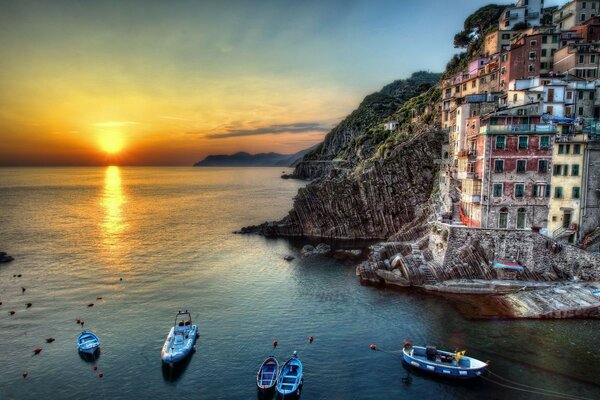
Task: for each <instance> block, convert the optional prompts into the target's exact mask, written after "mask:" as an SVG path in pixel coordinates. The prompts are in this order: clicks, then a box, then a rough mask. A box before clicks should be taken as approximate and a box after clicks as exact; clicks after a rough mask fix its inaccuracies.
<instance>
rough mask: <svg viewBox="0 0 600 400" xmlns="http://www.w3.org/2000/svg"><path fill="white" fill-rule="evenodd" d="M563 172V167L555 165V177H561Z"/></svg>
mask: <svg viewBox="0 0 600 400" xmlns="http://www.w3.org/2000/svg"><path fill="white" fill-rule="evenodd" d="M561 171H562V165H560V164H554V172H553V173H552V174H553V175H554V176H558V175H560V172H561Z"/></svg>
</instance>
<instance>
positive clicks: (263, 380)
mask: <svg viewBox="0 0 600 400" xmlns="http://www.w3.org/2000/svg"><path fill="white" fill-rule="evenodd" d="M278 374H279V362H277V359H276V358H275V357H273V356H270V357H268V358H267V359H266V360H265V361H263V363H262V364H261V365H260V367H259V368H258V374H257V375H256V386H257V387H258V390H259V391H261V392H268V391H270V390H272V389H274V388H275V385H276V384H277V376H278Z"/></svg>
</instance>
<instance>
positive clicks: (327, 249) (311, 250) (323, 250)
mask: <svg viewBox="0 0 600 400" xmlns="http://www.w3.org/2000/svg"><path fill="white" fill-rule="evenodd" d="M300 252H301V253H302V255H304V257H308V256H313V255H323V256H325V255H329V254H330V253H331V246H329V245H328V244H326V243H319V244H318V245H317V246H316V247H314V246H312V245H310V244H307V245H305V246H304V247H302V250H301V251H300Z"/></svg>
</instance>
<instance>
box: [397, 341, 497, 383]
mask: <svg viewBox="0 0 600 400" xmlns="http://www.w3.org/2000/svg"><path fill="white" fill-rule="evenodd" d="M464 354H465V352H464V351H459V352H449V351H442V350H437V349H436V348H435V347H433V346H427V347H421V346H412V345H411V344H410V343H405V345H404V348H403V349H402V358H403V359H404V361H405V362H406V363H407V364H409V365H410V366H411V367H413V368H416V369H419V370H421V371H425V372H429V373H432V374H435V375H438V376H445V377H449V378H458V379H471V378H477V377H478V376H481V374H483V373H484V372H485V371H486V369H487V367H488V364H487V363H485V362H483V361H480V360H477V359H475V358H471V357H467V356H465V355H464Z"/></svg>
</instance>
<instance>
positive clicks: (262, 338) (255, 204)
mask: <svg viewBox="0 0 600 400" xmlns="http://www.w3.org/2000/svg"><path fill="white" fill-rule="evenodd" d="M280 173H281V169H198V168H197V169H192V168H118V167H108V168H56V169H55V168H45V169H27V168H23V169H7V168H4V169H0V251H7V252H9V253H10V254H12V255H14V256H15V257H16V261H14V262H12V263H10V264H0V301H2V303H3V304H2V305H0V398H2V399H40V398H51V399H88V398H89V399H129V398H134V397H136V398H143V399H146V398H148V399H149V398H174V397H175V396H177V397H179V396H183V397H184V398H190V399H191V398H194V399H200V398H202V399H255V398H256V392H255V386H254V384H255V373H256V369H257V367H258V365H259V364H260V362H261V361H262V360H263V359H264V358H265V357H266V356H268V355H270V354H275V355H276V356H278V357H280V359H281V360H282V361H283V360H284V359H285V358H286V357H287V356H289V355H290V354H291V353H292V351H293V350H298V351H299V355H300V357H301V359H302V360H303V362H304V364H305V371H306V373H305V385H304V391H303V394H302V398H303V399H397V398H435V399H481V398H486V399H504V398H508V397H511V398H516V399H521V398H539V396H535V395H533V394H531V393H527V392H517V391H513V390H510V389H507V388H503V387H500V386H498V385H495V384H492V383H490V382H487V381H479V382H471V383H453V382H446V381H440V380H438V379H434V378H431V377H428V376H423V375H420V374H416V373H414V372H410V371H408V370H407V369H406V368H405V367H404V366H403V365H402V362H401V359H400V357H398V355H397V354H393V353H384V352H374V351H371V350H369V344H371V343H376V344H377V345H378V346H379V347H381V348H383V349H387V350H398V349H399V348H400V347H401V345H402V340H403V339H404V338H412V340H413V341H414V342H415V343H423V344H425V343H430V344H437V345H438V347H439V348H449V349H454V348H460V349H463V348H464V349H467V354H470V355H472V356H475V357H478V358H481V359H484V360H487V359H491V360H492V367H491V369H492V371H494V372H496V373H497V374H500V375H502V376H504V377H506V378H508V379H510V380H514V381H518V382H520V383H523V384H528V385H533V386H539V387H544V388H546V389H549V390H554V391H558V392H566V393H569V394H571V395H577V396H582V397H586V398H596V399H597V398H600V386H598V384H600V378H599V377H600V352H599V350H598V339H599V338H600V336H599V335H600V333H599V332H600V321H585V320H579V321H500V320H497V321H481V320H479V321H471V320H466V319H464V318H463V317H461V316H460V315H459V314H458V313H457V312H456V311H455V310H454V309H453V308H452V307H451V306H450V305H449V304H447V303H446V302H445V300H444V299H443V298H440V297H433V296H427V295H423V294H415V293H412V294H411V293H403V292H398V291H391V290H381V289H376V288H372V287H364V286H360V285H359V283H358V281H357V278H356V276H355V274H354V265H352V264H351V263H349V262H340V261H335V260H333V259H330V258H324V257H314V258H303V257H301V256H299V254H298V251H299V247H300V246H301V244H302V243H297V242H295V243H291V242H288V241H286V240H267V239H264V238H262V237H257V236H240V235H233V234H231V232H232V231H233V230H235V229H237V228H239V227H241V226H245V225H249V224H254V223H259V222H262V221H264V220H274V219H278V218H280V217H282V216H284V215H285V214H286V212H287V210H289V208H290V206H291V203H292V198H293V196H294V194H295V193H296V191H297V190H298V188H300V187H301V186H302V184H301V183H299V182H295V181H290V180H288V181H284V180H281V179H279V178H278V177H279V175H280ZM313 244H316V243H313ZM287 254H291V255H295V256H296V257H297V258H296V259H295V260H294V261H292V262H286V261H284V260H283V259H282V258H283V256H284V255H287ZM18 274H21V275H22V276H21V277H15V276H14V275H18ZM121 279H122V280H121ZM22 287H24V288H26V291H25V292H24V293H22V289H21V288H22ZM99 297H101V299H98V298H99ZM28 302H31V303H32V307H31V308H28V309H27V308H26V303H28ZM90 303H94V306H93V307H88V304H90ZM180 309H188V310H191V311H192V313H193V317H194V320H195V322H196V323H198V324H199V326H200V333H201V337H200V339H199V341H198V343H197V346H196V348H197V351H196V353H195V354H193V356H192V357H191V358H190V359H189V361H188V362H187V363H186V364H185V365H183V367H182V368H178V369H177V370H175V371H173V372H170V371H168V370H166V369H163V368H162V366H161V360H160V349H161V346H162V343H163V341H164V338H165V336H166V334H167V332H168V330H169V328H170V325H171V324H172V322H173V319H174V316H175V313H176V312H177V310H180ZM11 310H14V311H16V314H15V315H13V316H10V315H9V311H11ZM78 318H81V319H83V320H84V321H85V328H89V329H92V330H94V331H95V332H97V333H98V334H99V336H100V337H101V339H102V347H101V355H100V357H99V359H98V360H97V361H96V364H97V367H98V370H97V371H94V370H93V368H92V366H93V365H94V363H93V362H88V361H86V360H84V359H82V358H81V357H80V356H79V355H78V353H77V350H76V346H75V338H76V336H77V335H78V333H79V332H80V331H81V329H80V327H79V326H78V325H77V324H76V323H75V321H76V319H78ZM310 335H313V336H314V337H315V341H314V343H313V344H311V345H309V344H308V343H307V338H308V336H310ZM48 337H54V338H56V341H55V342H54V343H51V344H46V343H45V339H46V338H48ZM273 339H278V340H279V346H278V347H277V349H276V350H273V346H272V341H273ZM36 347H41V348H42V349H43V350H42V352H41V353H40V354H39V355H36V356H34V355H33V349H34V348H36ZM24 371H27V372H28V373H29V375H28V377H27V378H25V379H24V378H23V377H22V373H23V372H24ZM99 372H102V373H103V374H104V377H103V378H99V375H98V373H99ZM594 382H595V383H596V384H597V385H594Z"/></svg>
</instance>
